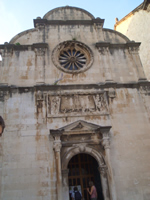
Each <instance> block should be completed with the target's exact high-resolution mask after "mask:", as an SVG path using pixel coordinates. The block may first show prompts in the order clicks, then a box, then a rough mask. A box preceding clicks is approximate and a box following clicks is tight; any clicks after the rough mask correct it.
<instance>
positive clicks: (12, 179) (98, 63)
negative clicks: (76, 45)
mask: <svg viewBox="0 0 150 200" xmlns="http://www.w3.org/2000/svg"><path fill="white" fill-rule="evenodd" d="M60 10H61V9H60ZM60 10H59V9H58V11H60ZM76 12H77V14H75V13H76ZM67 13H68V11H67ZM79 13H80V14H81V12H78V11H77V10H76V9H74V13H73V18H71V19H74V16H76V15H77V19H79V16H82V15H79ZM47 16H48V17H49V18H48V19H53V18H54V17H55V16H56V14H55V13H54V14H52V15H51V16H49V14H48V15H47ZM58 16H61V14H60V13H59V15H58ZM83 18H84V19H89V15H88V17H87V18H86V16H84V17H83ZM58 19H60V18H58ZM101 33H102V34H101ZM73 38H76V39H77V41H79V42H82V43H85V44H86V45H87V46H88V47H90V49H91V50H92V52H93V55H94V62H93V65H92V66H91V67H90V68H89V69H88V70H87V71H85V72H83V73H79V74H68V73H65V72H62V71H60V70H59V69H58V68H57V67H56V66H54V63H53V62H52V57H51V56H52V51H53V49H54V48H55V47H56V46H57V45H58V44H59V43H60V42H64V41H66V40H71V41H72V40H73ZM100 42H102V43H105V44H107V45H106V46H100V47H96V43H99V45H102V44H100ZM16 43H20V44H21V47H18V49H17V47H16V46H12V47H11V45H13V44H16ZM33 43H47V44H48V47H42V48H40V47H37V46H36V47H35V46H34V45H33ZM108 43H111V45H110V44H108ZM114 43H117V44H115V45H114ZM126 43H128V44H129V43H130V45H131V43H132V42H131V41H129V40H128V39H127V38H126V37H125V36H123V35H121V34H120V33H117V32H115V31H112V30H107V29H102V27H101V28H99V26H96V25H91V26H83V25H82V26H81V25H80V26H59V25H55V26H48V25H46V27H45V28H43V27H36V28H35V29H34V30H31V31H26V32H23V33H21V34H18V35H17V36H15V37H14V38H13V39H12V40H11V42H10V44H5V45H4V46H1V52H2V58H3V60H2V61H1V63H0V71H1V74H2V76H1V77H0V83H1V84H0V89H1V93H0V115H2V116H3V117H4V120H5V123H6V128H5V132H4V134H3V136H2V138H1V139H0V149H1V151H0V195H1V199H7V200H20V199H22V200H26V199H31V200H56V199H57V175H56V174H57V170H56V163H55V161H56V159H55V154H54V150H53V147H54V146H53V141H54V138H53V137H52V135H50V132H49V131H50V129H52V130H53V129H54V130H57V129H59V128H61V127H64V126H66V125H69V124H71V123H73V122H76V121H78V120H84V121H86V122H87V123H93V124H96V125H99V126H112V128H111V131H110V142H111V144H110V160H111V165H112V172H113V177H114V183H115V188H116V196H117V198H114V197H113V200H116V199H117V200H122V199H124V200H128V199H132V200H138V199H139V200H149V199H150V193H149V191H150V190H149V187H150V172H149V168H150V159H149V149H150V135H149V130H150V125H149V120H150V115H149V110H150V106H149V102H150V101H149V100H150V99H149V94H150V87H149V83H148V82H146V81H145V82H142V83H141V82H139V81H138V80H139V78H140V76H141V73H142V66H141V63H140V60H139V56H138V53H137V51H136V50H135V49H134V48H133V49H130V48H129V47H130V45H129V46H127V44H126ZM132 44H133V43H132ZM7 45H8V46H9V47H11V48H8V46H7ZM23 45H26V46H23ZM117 45H118V46H117ZM133 45H134V44H133ZM131 46H132V45H131ZM21 48H22V49H21ZM26 48H27V49H26ZM134 50H135V51H134ZM139 71H140V73H139ZM62 73H63V77H62V80H60V81H59V82H58V84H57V85H55V84H54V83H55V81H56V80H58V79H59V78H60V77H61V74H62ZM142 77H143V78H144V75H142ZM107 78H111V79H112V80H111V81H112V82H107ZM99 92H101V93H102V92H105V93H106V94H107V95H106V96H105V97H106V99H105V100H106V102H105V103H106V104H107V106H106V104H105V107H108V110H107V114H106V113H105V112H102V111H101V110H100V111H99V112H95V113H94V112H93V111H92V112H91V111H89V112H87V113H86V112H85V110H84V111H83V110H82V111H83V112H82V111H78V113H76V114H74V111H73V110H72V111H71V113H70V114H68V113H65V111H64V115H59V113H57V112H56V113H54V114H56V115H54V116H52V115H49V106H50V103H49V102H50V100H49V97H48V94H50V93H53V95H56V96H58V97H59V98H60V96H61V95H64V94H65V95H66V97H68V96H71V95H76V94H77V95H78V93H81V94H82V98H81V99H80V101H81V102H80V103H81V104H82V106H83V107H84V105H85V104H86V102H85V100H84V99H85V98H84V96H85V95H87V94H88V95H89V96H90V95H93V94H94V95H96V94H98V93H99ZM67 95H68V96H67ZM68 98H70V97H68ZM66 102H68V101H66ZM101 103H102V101H101ZM67 106H68V107H69V106H70V107H71V106H72V105H71V104H68V105H67ZM70 107H69V108H70ZM103 156H104V158H105V155H103ZM108 167H109V166H108Z"/></svg>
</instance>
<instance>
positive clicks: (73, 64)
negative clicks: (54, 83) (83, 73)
mask: <svg viewBox="0 0 150 200" xmlns="http://www.w3.org/2000/svg"><path fill="white" fill-rule="evenodd" d="M59 62H60V64H61V66H62V67H64V68H65V69H68V70H80V69H81V68H83V67H84V65H85V64H86V56H85V55H84V54H83V53H82V52H80V51H78V50H76V49H73V50H72V49H69V50H67V51H64V52H62V54H61V55H60V57H59Z"/></svg>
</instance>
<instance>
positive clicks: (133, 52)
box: [129, 46, 146, 81]
mask: <svg viewBox="0 0 150 200" xmlns="http://www.w3.org/2000/svg"><path fill="white" fill-rule="evenodd" d="M138 52H139V46H130V47H129V53H130V54H131V56H132V58H133V61H134V63H135V66H136V69H137V73H138V80H139V81H146V77H145V74H144V70H143V67H142V63H141V60H140V57H139V53H138Z"/></svg>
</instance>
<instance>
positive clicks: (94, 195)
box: [87, 181, 97, 200]
mask: <svg viewBox="0 0 150 200" xmlns="http://www.w3.org/2000/svg"><path fill="white" fill-rule="evenodd" d="M89 186H90V189H89V188H87V191H88V193H89V194H90V197H91V200H97V190H96V187H95V185H94V183H93V181H90V182H89Z"/></svg>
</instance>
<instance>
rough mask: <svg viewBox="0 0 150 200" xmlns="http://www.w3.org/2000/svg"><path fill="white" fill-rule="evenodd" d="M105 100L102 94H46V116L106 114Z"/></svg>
mask: <svg viewBox="0 0 150 200" xmlns="http://www.w3.org/2000/svg"><path fill="white" fill-rule="evenodd" d="M107 113H108V108H107V102H106V97H105V95H104V93H102V94H71V95H69V94H68V95H59V96H56V95H50V94H48V105H47V116H48V117H63V116H82V115H88V114H90V115H91V114H93V115H94V114H95V115H97V114H107Z"/></svg>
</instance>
